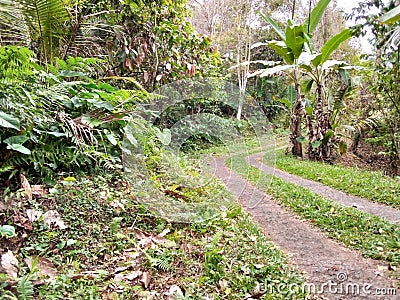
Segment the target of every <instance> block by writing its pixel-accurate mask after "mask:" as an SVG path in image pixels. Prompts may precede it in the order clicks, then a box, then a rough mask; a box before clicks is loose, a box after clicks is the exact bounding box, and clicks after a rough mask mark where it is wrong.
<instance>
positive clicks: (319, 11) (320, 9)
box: [304, 0, 331, 33]
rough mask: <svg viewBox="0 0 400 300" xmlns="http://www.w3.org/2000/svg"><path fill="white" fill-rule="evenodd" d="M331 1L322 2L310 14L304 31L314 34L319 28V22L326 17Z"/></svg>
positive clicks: (322, 0) (323, 0) (324, 0)
mask: <svg viewBox="0 0 400 300" xmlns="http://www.w3.org/2000/svg"><path fill="white" fill-rule="evenodd" d="M330 2H331V0H320V1H318V3H317V5H315V7H314V8H313V10H312V11H311V13H310V17H309V19H307V20H306V22H305V24H304V31H305V32H307V33H312V32H314V30H315V29H316V28H317V26H318V24H319V21H321V18H322V16H323V15H324V12H325V9H326V8H327V7H328V5H329V3H330Z"/></svg>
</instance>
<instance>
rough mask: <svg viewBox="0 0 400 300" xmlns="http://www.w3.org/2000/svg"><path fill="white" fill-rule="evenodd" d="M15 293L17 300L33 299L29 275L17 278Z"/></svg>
mask: <svg viewBox="0 0 400 300" xmlns="http://www.w3.org/2000/svg"><path fill="white" fill-rule="evenodd" d="M17 292H18V299H19V300H32V299H33V294H34V289H33V283H32V276H31V275H26V276H22V277H21V278H19V280H18V285H17Z"/></svg>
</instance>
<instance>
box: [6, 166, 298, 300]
mask: <svg viewBox="0 0 400 300" xmlns="http://www.w3.org/2000/svg"><path fill="white" fill-rule="evenodd" d="M219 189H223V187H222V186H219ZM136 193H137V192H136V191H135V190H133V189H132V188H130V186H129V180H127V179H126V178H124V176H123V175H121V174H120V175H118V174H107V173H103V174H101V175H100V176H99V175H97V176H93V177H88V176H86V177H81V178H77V179H76V180H68V179H65V180H63V181H60V182H58V183H57V184H56V185H55V186H54V187H53V188H52V190H51V191H50V193H49V194H45V195H42V196H35V197H33V198H32V199H31V200H29V199H26V198H24V196H23V194H24V192H23V191H19V192H18V193H16V194H12V195H9V196H8V197H7V199H6V201H7V202H6V204H7V206H6V207H2V210H1V214H0V217H1V219H2V224H12V225H9V226H11V227H13V228H14V231H15V232H14V233H13V234H12V235H11V236H6V235H4V236H3V235H2V237H1V245H2V248H3V247H4V248H7V249H12V251H11V250H10V251H9V252H6V253H8V255H9V256H10V257H11V258H10V259H11V260H13V259H14V260H15V261H16V262H17V263H16V264H15V265H14V266H11V265H8V266H7V265H4V262H5V257H6V256H4V255H3V257H2V263H3V265H2V266H3V267H4V266H5V267H6V270H5V271H6V273H3V274H2V277H1V278H2V279H1V293H2V294H3V295H4V297H6V298H5V299H17V297H18V299H66V298H69V299H76V298H84V299H89V298H90V299H127V298H139V299H147V297H150V296H151V295H153V296H155V297H156V299H161V298H163V297H165V296H167V295H170V296H172V294H174V293H176V295H175V296H176V297H177V298H179V297H181V298H182V299H202V297H214V299H238V298H243V297H247V296H250V295H252V294H256V293H258V292H260V290H262V288H263V287H266V286H267V285H272V286H273V285H274V284H277V283H279V282H286V283H287V284H288V285H289V284H290V283H293V284H301V283H302V282H303V279H302V277H301V276H300V275H299V274H298V273H296V271H295V270H294V269H293V268H292V267H291V266H288V264H287V258H286V256H285V255H284V254H283V253H282V252H281V251H280V250H279V249H277V248H276V247H275V246H274V245H273V244H272V243H271V242H269V241H268V240H267V238H266V237H265V236H264V235H263V233H262V231H261V230H260V228H259V227H258V226H257V225H255V224H254V223H253V222H252V220H251V218H250V217H249V215H248V214H246V213H244V212H243V211H242V209H241V208H240V207H239V206H237V205H236V204H232V205H231V206H230V207H228V208H226V209H225V210H224V211H223V212H221V213H220V214H219V215H218V216H216V217H215V218H213V219H210V220H208V221H206V222H203V223H193V224H184V223H171V222H167V221H165V220H163V219H161V218H158V217H155V216H154V214H153V213H152V212H151V211H149V210H147V209H146V208H145V206H144V205H143V204H141V203H140V201H139V199H138V197H137V195H136ZM224 196H225V197H229V195H228V194H225V195H224ZM49 212H53V213H52V214H49ZM10 252H11V254H10ZM249 253H251V254H249ZM6 274H8V275H6ZM10 274H11V275H10ZM291 293H292V292H291V291H290V290H289V288H288V289H287V290H285V291H280V292H279V293H278V292H277V291H274V292H273V294H271V295H268V296H267V298H266V299H288V298H290V297H292V298H293V299H298V298H300V297H301V296H300V294H293V295H291Z"/></svg>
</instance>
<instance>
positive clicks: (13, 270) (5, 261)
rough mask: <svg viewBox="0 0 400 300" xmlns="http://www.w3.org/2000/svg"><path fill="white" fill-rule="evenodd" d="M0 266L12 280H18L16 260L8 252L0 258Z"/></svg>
mask: <svg viewBox="0 0 400 300" xmlns="http://www.w3.org/2000/svg"><path fill="white" fill-rule="evenodd" d="M1 266H2V267H3V269H4V270H5V271H6V273H7V274H8V275H9V276H10V277H11V278H12V279H17V278H18V259H17V258H16V257H15V256H14V254H13V253H12V252H11V251H10V250H8V251H7V252H6V253H4V254H3V255H2V256H1Z"/></svg>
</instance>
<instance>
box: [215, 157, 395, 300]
mask: <svg viewBox="0 0 400 300" xmlns="http://www.w3.org/2000/svg"><path fill="white" fill-rule="evenodd" d="M212 169H213V171H214V175H215V176H216V177H218V178H220V179H222V180H223V182H224V183H225V185H226V186H227V188H228V189H229V190H230V191H231V192H232V193H233V194H234V195H235V196H236V197H237V198H238V201H239V203H241V204H242V205H243V206H244V207H245V208H246V210H247V211H248V212H249V213H250V214H252V215H253V216H254V219H255V220H256V221H257V222H258V223H259V224H260V226H261V227H262V228H263V229H264V231H265V233H266V234H267V235H268V236H269V237H270V239H271V240H272V241H273V242H274V243H275V244H276V245H278V246H279V247H281V248H282V249H283V250H284V251H285V252H286V253H288V254H289V256H290V259H291V262H292V263H294V264H296V265H297V267H298V269H299V270H300V271H303V272H305V273H306V274H307V276H308V278H307V282H308V284H309V285H310V286H312V285H314V286H315V287H316V290H317V291H321V289H323V290H324V293H323V296H325V297H327V298H324V299H391V300H394V299H398V298H397V297H398V294H399V293H400V291H399V290H398V291H397V296H379V295H377V290H376V289H379V288H386V289H387V288H392V287H393V284H394V283H393V280H391V279H389V278H388V277H386V276H385V274H382V272H381V271H379V269H380V268H379V267H380V266H382V265H385V263H384V262H379V261H375V260H372V259H366V258H363V257H362V256H361V255H359V254H358V253H357V252H355V251H352V250H349V249H347V248H345V247H344V246H342V245H341V244H339V243H336V242H335V241H333V240H331V239H329V238H327V237H326V236H325V235H324V234H323V233H321V232H320V231H318V230H317V229H316V228H314V227H312V226H311V225H310V224H308V223H307V222H304V221H302V220H300V219H299V218H297V217H296V216H294V215H293V214H292V213H291V212H288V211H286V210H285V209H284V208H282V207H281V206H280V205H278V204H277V203H276V202H275V201H274V200H273V199H272V198H271V197H270V196H269V195H267V194H265V193H263V192H261V191H260V190H258V189H257V188H255V187H254V186H253V185H252V184H250V183H248V182H247V181H246V180H244V179H242V178H241V177H239V176H238V175H236V174H234V173H233V172H232V171H231V170H230V169H228V168H227V167H226V166H225V164H224V158H217V159H215V160H214V161H213V162H212ZM251 198H252V199H256V198H258V199H259V201H260V203H259V204H258V205H257V206H255V207H254V208H248V207H247V205H246V204H247V203H248V200H249V199H251ZM252 202H254V200H252ZM296 288H301V287H296ZM306 290H308V288H307V287H306ZM311 290H312V287H311Z"/></svg>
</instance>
